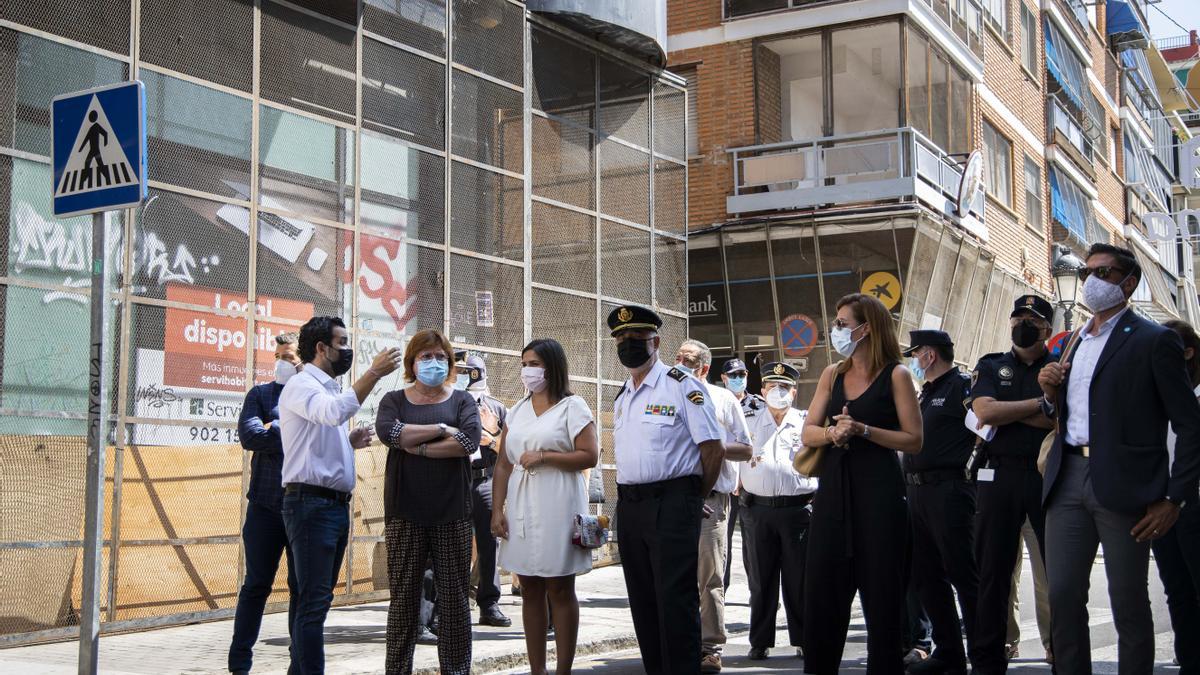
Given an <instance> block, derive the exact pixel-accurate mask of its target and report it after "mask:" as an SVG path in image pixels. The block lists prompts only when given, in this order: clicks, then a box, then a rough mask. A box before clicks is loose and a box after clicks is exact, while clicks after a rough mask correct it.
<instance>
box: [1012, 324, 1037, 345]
mask: <svg viewBox="0 0 1200 675" xmlns="http://www.w3.org/2000/svg"><path fill="white" fill-rule="evenodd" d="M1041 335H1042V331H1041V329H1039V328H1038V327H1037V326H1036V325H1035V324H1034V323H1033V322H1032V321H1022V322H1021V323H1019V324H1017V325H1015V326H1013V329H1012V341H1013V344H1014V345H1016V346H1018V347H1020V348H1021V349H1027V348H1029V347H1032V346H1034V345H1035V344H1037V342H1038V338H1040V337H1041Z"/></svg>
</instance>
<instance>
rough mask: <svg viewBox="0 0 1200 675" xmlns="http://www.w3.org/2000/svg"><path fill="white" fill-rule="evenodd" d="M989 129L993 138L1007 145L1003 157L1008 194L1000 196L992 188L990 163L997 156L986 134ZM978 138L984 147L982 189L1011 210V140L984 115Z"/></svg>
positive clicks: (1012, 197) (1012, 198)
mask: <svg viewBox="0 0 1200 675" xmlns="http://www.w3.org/2000/svg"><path fill="white" fill-rule="evenodd" d="M989 130H990V131H991V136H994V137H995V138H997V139H999V140H1002V141H1004V143H1005V144H1006V145H1007V152H1006V153H1005V159H1006V160H1007V161H1006V168H1007V170H1006V172H1005V173H1007V174H1008V195H1006V196H1002V195H1001V194H1000V193H998V192H996V191H994V190H993V182H994V180H993V172H992V169H993V166H992V163H993V159H994V158H995V157H997V155H996V152H995V148H994V147H993V145H992V143H990V142H989V140H990V139H989V134H988V132H989ZM980 140H981V142H982V144H983V149H984V158H983V159H984V162H983V165H984V181H983V189H984V191H985V192H986V193H987V195H988V196H989V197H991V198H992V199H993V200H995V201H996V202H997V203H998V204H1000V205H1001V206H1003V207H1005V208H1006V209H1008V210H1009V211H1012V210H1013V202H1015V201H1016V200H1015V198H1014V195H1013V142H1012V139H1010V138H1008V137H1007V136H1005V135H1004V134H1002V133H1000V130H999V129H997V128H996V126H995V125H994V124H992V122H991V121H990V120H988V119H987V118H986V117H985V118H983V125H982V132H981V133H980Z"/></svg>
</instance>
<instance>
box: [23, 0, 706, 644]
mask: <svg viewBox="0 0 1200 675" xmlns="http://www.w3.org/2000/svg"><path fill="white" fill-rule="evenodd" d="M571 5H572V3H571V2H556V1H554V0H541V1H540V2H529V3H528V4H526V3H523V2H514V1H510V0H404V1H402V2H400V1H397V0H364V1H363V2H330V1H328V0H291V1H283V0H280V1H276V0H220V1H217V2H213V1H208V0H204V1H201V0H98V1H97V2H94V3H84V4H81V3H77V2H67V1H66V0H47V1H45V2H15V3H13V2H9V3H3V4H2V5H0V107H2V109H0V213H3V214H4V215H5V216H6V217H7V221H8V227H6V228H0V231H2V232H3V234H2V235H0V245H2V246H3V248H4V250H5V255H3V256H0V260H3V261H4V263H3V264H4V269H3V271H2V272H0V285H2V292H0V316H2V317H3V320H2V323H0V334H2V335H3V352H2V355H0V444H2V445H3V450H2V451H0V466H3V471H0V475H2V476H3V478H0V481H2V483H0V494H2V495H3V497H2V498H0V569H3V570H4V574H3V575H0V577H2V578H0V645H3V644H13V643H16V642H22V641H30V640H41V639H56V638H66V637H70V636H71V635H72V634H73V633H74V632H75V631H77V621H78V620H77V615H78V611H79V606H80V605H79V602H80V600H79V597H80V588H79V586H80V578H81V575H80V569H79V566H80V560H81V549H80V541H79V540H80V539H81V536H82V523H83V508H84V507H83V497H84V495H83V493H84V459H85V454H84V438H83V436H84V426H85V422H84V420H85V418H86V401H87V391H86V387H87V379H86V373H87V372H88V344H87V339H88V335H89V333H88V330H89V323H88V321H89V312H88V303H87V300H88V289H89V286H88V283H89V281H88V270H89V269H90V262H91V261H90V259H89V258H90V241H91V236H90V235H91V219H90V218H87V217H82V218H72V219H61V220H60V219H56V218H54V217H53V216H52V215H51V208H50V194H51V190H50V189H51V178H50V174H51V171H50V166H49V158H48V155H49V153H50V151H49V147H50V132H49V108H50V101H51V99H52V98H53V97H54V96H56V95H58V94H61V93H66V92H71V91H76V90H81V89H87V88H91V87H95V86H99V85H104V84H110V83H115V82H119V81H124V80H129V79H138V80H141V81H142V82H143V83H144V84H145V89H146V101H147V108H148V136H149V169H148V172H149V181H150V197H149V199H147V200H146V202H145V203H144V204H143V205H142V206H141V207H139V208H137V209H129V210H125V211H122V212H116V213H110V214H108V216H107V217H106V226H107V228H108V235H109V237H108V241H109V243H110V246H109V251H108V255H109V269H110V270H112V278H111V279H110V284H111V286H110V297H111V299H112V302H113V306H112V312H111V316H112V324H111V325H110V326H109V327H108V329H109V332H110V340H109V341H108V346H109V349H110V354H111V355H112V359H111V361H110V362H111V363H112V364H113V366H112V372H110V373H107V374H106V377H107V380H108V381H109V382H110V383H111V390H110V394H111V397H110V400H111V401H113V410H112V418H113V430H112V433H111V435H110V446H111V447H110V449H109V452H108V458H109V465H108V467H107V470H108V477H109V481H108V494H107V498H106V512H105V514H104V518H103V519H104V522H105V527H106V531H105V539H106V540H107V543H106V547H105V551H104V561H103V565H104V571H105V575H104V578H103V579H102V580H101V583H102V584H103V589H104V591H103V592H104V596H105V601H104V607H103V608H102V614H101V616H102V618H103V619H104V621H105V624H104V627H105V630H119V629H130V628H137V627H140V626H149V625H164V624H168V623H174V622H184V621H191V620H196V619H201V618H213V617H219V616H226V615H230V614H231V613H232V608H233V607H234V604H235V603H236V594H237V590H238V586H239V584H240V580H241V574H240V568H241V550H240V536H239V532H240V523H241V517H242V515H241V514H242V508H243V504H244V499H243V497H242V495H243V494H244V493H245V485H246V480H247V476H248V466H249V460H248V455H246V454H245V453H243V451H242V449H241V447H240V445H239V444H238V442H237V427H236V421H237V417H238V413H239V411H240V407H241V403H242V398H243V395H244V393H245V391H246V390H247V388H248V387H250V386H252V385H254V384H256V383H261V382H266V381H269V380H270V379H271V377H272V368H273V364H272V359H273V357H272V351H273V349H274V337H275V336H276V335H278V334H279V333H282V332H285V331H290V330H295V329H296V328H297V327H298V326H300V325H301V324H302V323H303V322H304V321H305V320H307V319H308V318H309V317H310V316H313V315H337V316H342V317H344V318H345V320H346V323H347V326H348V327H349V329H350V331H351V334H352V344H353V346H354V348H355V352H356V353H355V372H354V373H352V374H351V377H353V376H356V374H357V373H361V372H362V371H363V369H365V368H366V367H367V366H368V365H369V364H370V363H371V359H372V357H373V356H374V355H375V354H376V353H378V351H380V350H382V349H384V348H386V347H389V346H401V347H402V346H403V345H404V343H405V342H406V340H407V337H408V336H410V335H412V334H413V333H414V332H415V331H417V330H420V329H425V328H437V329H441V330H443V331H445V333H446V334H447V336H449V337H450V339H451V340H452V341H453V342H454V344H455V346H456V347H460V348H464V349H469V350H472V351H474V352H477V353H479V354H481V355H483V356H484V358H485V359H486V360H487V363H488V366H489V375H490V377H489V381H490V383H491V387H492V390H493V393H494V394H495V395H496V396H497V397H499V398H500V399H501V400H504V401H506V402H508V403H512V402H514V401H515V400H516V399H517V398H519V397H520V395H521V393H522V388H521V384H520V380H519V367H520V366H519V362H520V350H521V348H522V346H523V345H524V344H525V343H526V342H527V341H528V340H530V339H531V338H533V337H542V336H548V337H554V338H557V339H558V340H559V341H560V342H562V343H563V345H564V346H565V347H566V349H567V353H568V355H569V357H570V362H571V387H572V389H573V390H574V391H575V392H576V393H578V394H580V395H582V396H583V397H585V398H586V399H587V400H588V401H589V403H590V404H591V405H592V407H593V409H595V410H597V411H600V410H602V409H604V408H605V407H606V406H605V405H604V403H605V402H607V401H609V400H611V398H612V395H613V393H614V390H615V388H616V386H618V385H619V384H620V383H621V381H622V380H623V379H624V371H623V370H622V369H621V367H620V364H619V363H618V362H617V360H616V354H615V349H614V348H613V345H612V343H611V340H610V339H608V332H607V330H605V329H604V325H603V324H604V319H605V317H606V316H607V314H608V313H609V311H611V309H613V308H614V307H616V306H618V305H620V304H624V303H640V304H644V305H650V306H653V307H655V308H656V309H657V310H658V311H659V313H660V314H662V315H663V317H664V326H663V334H664V339H666V340H667V341H668V342H671V343H674V344H677V343H678V342H679V341H681V340H682V339H683V338H684V337H685V335H686V334H687V314H686V285H685V278H686V276H685V275H686V257H685V256H686V231H687V227H686V217H687V213H686V204H687V179H686V175H687V164H686V154H685V138H686V131H685V124H686V90H685V88H684V86H683V85H684V81H683V80H681V79H680V78H678V77H676V76H674V75H672V74H670V73H667V72H664V71H663V70H662V68H661V66H662V64H663V63H664V62H665V48H664V45H663V44H662V42H663V36H665V15H666V11H665V4H663V3H660V2H644V1H642V0H638V1H637V2H630V3H621V2H617V3H606V8H605V9H606V11H605V12H599V13H593V14H591V15H588V14H586V13H583V14H581V13H579V12H576V11H573V10H574V8H573V7H572V6H571ZM647 6H653V7H656V8H657V9H656V10H655V11H654V12H651V13H650V14H649V15H648V16H649V18H647V16H646V15H644V13H645V8H646V7H647ZM622 7H624V8H625V9H628V10H629V11H628V12H625V13H622V12H620V11H618V10H621V9H622ZM631 18H632V19H636V20H631ZM656 21H657V23H656ZM399 386H402V381H401V379H400V375H399V374H397V376H396V377H395V378H394V379H392V380H387V381H385V382H384V383H383V385H382V386H380V387H379V388H378V389H377V391H375V392H374V394H373V395H372V397H371V398H370V399H369V400H368V401H367V402H366V403H365V405H364V406H363V409H362V412H361V413H360V415H359V418H358V420H356V421H357V422H359V423H367V422H370V421H371V420H372V418H373V416H374V411H375V405H376V402H377V401H378V400H379V398H380V397H381V396H382V395H383V394H384V393H385V392H386V391H387V390H390V389H394V388H397V387H399ZM598 419H599V420H600V422H601V424H602V427H603V428H604V429H605V431H606V438H607V427H608V425H609V423H610V420H609V419H608V417H607V416H601V415H599V414H598ZM385 459H386V450H385V449H384V448H382V447H379V446H377V447H373V448H371V449H368V450H365V451H360V452H359V453H358V455H357V462H358V474H359V476H358V479H359V481H358V485H359V488H358V490H357V492H356V497H355V501H354V504H353V519H352V520H353V525H352V533H351V542H350V547H349V549H348V552H347V558H346V570H345V573H344V574H343V575H342V577H341V578H342V583H341V585H340V586H339V587H338V589H337V590H336V593H337V600H336V601H337V602H350V601H362V600H369V599H377V598H379V597H380V596H381V595H385V594H386V588H387V583H386V571H385V562H384V560H385V558H384V555H383V550H382V544H381V542H382V531H383V530H382V528H383V522H382V515H383V512H382V490H383V471H384V463H385ZM612 461H613V459H612V455H611V442H607V443H606V445H605V455H604V462H605V465H604V466H602V467H601V469H600V470H599V471H597V472H596V473H597V477H596V478H597V480H600V481H601V482H602V483H603V485H604V486H605V488H606V489H607V490H608V491H609V492H610V500H609V501H610V503H613V502H615V490H614V480H613V473H614V472H612V471H608V470H607V469H606V468H605V467H611V462H612ZM597 508H600V507H597ZM604 508H608V509H610V510H611V505H610V506H606V507H604ZM281 574H282V571H281ZM283 588H284V586H283V577H282V576H281V577H280V578H279V580H278V583H277V589H283ZM284 599H285V596H284V595H283V594H277V595H276V596H275V597H273V600H274V601H276V602H278V601H281V600H284ZM281 607H283V605H279V604H276V605H273V608H275V609H279V608H281Z"/></svg>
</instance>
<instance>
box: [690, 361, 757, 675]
mask: <svg viewBox="0 0 1200 675" xmlns="http://www.w3.org/2000/svg"><path fill="white" fill-rule="evenodd" d="M675 363H676V364H678V365H679V367H680V368H683V369H686V370H688V371H690V372H691V373H692V374H693V375H695V376H696V379H698V380H700V382H702V383H703V384H704V388H705V389H707V390H708V395H709V397H710V398H711V399H712V403H713V407H714V409H715V412H716V414H717V424H719V425H720V426H721V432H722V435H723V439H722V440H724V441H725V461H723V462H722V463H721V473H720V475H718V476H717V483H716V485H714V486H713V489H712V491H711V492H709V493H708V496H707V497H706V498H705V500H704V513H705V518H704V520H702V521H701V522H700V557H699V559H698V561H697V565H696V571H697V574H698V577H699V582H700V654H701V659H700V672H702V673H719V672H721V652H722V650H723V649H724V647H725V640H726V634H725V584H724V575H725V559H726V557H727V556H728V554H729V551H728V549H727V548H726V541H727V538H726V534H727V532H728V530H729V500H730V495H731V494H732V493H733V491H734V489H735V488H737V483H738V465H737V462H744V461H746V460H748V459H750V454H751V449H750V432H749V429H747V428H746V418H745V416H743V415H742V406H741V404H740V403H738V400H737V397H736V396H734V395H733V392H731V391H729V390H728V389H725V388H724V387H718V386H716V385H713V384H710V383H709V382H708V371H709V369H710V368H712V350H711V349H709V348H708V345H706V344H704V343H703V342H700V341H698V340H685V341H684V343H683V344H682V345H680V347H679V351H678V353H676V355H675Z"/></svg>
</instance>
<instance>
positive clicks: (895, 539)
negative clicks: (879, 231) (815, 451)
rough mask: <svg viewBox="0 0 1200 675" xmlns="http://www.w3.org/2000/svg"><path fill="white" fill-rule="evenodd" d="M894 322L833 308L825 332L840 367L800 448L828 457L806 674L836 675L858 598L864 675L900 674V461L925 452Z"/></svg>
mask: <svg viewBox="0 0 1200 675" xmlns="http://www.w3.org/2000/svg"><path fill="white" fill-rule="evenodd" d="M894 323H895V321H894V319H893V318H892V316H891V315H890V314H889V313H888V311H887V308H886V307H884V306H883V303H881V302H880V301H879V300H877V299H876V298H874V297H872V296H870V295H863V294H860V293H855V294H852V295H847V296H845V297H844V298H842V299H841V300H839V301H838V303H837V320H836V321H834V324H833V329H832V330H831V331H830V340H831V342H832V344H833V347H834V348H835V349H836V350H837V352H838V353H839V354H841V355H842V356H843V357H844V360H843V361H840V362H839V363H837V364H834V365H831V366H829V367H828V368H826V369H825V371H824V372H823V373H821V380H820V383H819V384H818V385H817V391H816V393H815V394H814V395H813V399H812V402H811V403H810V404H809V406H808V417H807V419H806V420H805V424H804V432H803V439H804V444H805V445H807V446H810V447H824V448H825V453H824V457H823V459H822V465H821V469H820V477H821V478H820V482H819V485H818V487H817V492H816V496H815V497H814V499H813V514H812V520H811V523H810V525H809V543H808V558H807V564H806V568H807V569H806V570H805V574H806V577H805V586H804V653H805V661H804V672H806V673H817V674H820V675H826V674H832V673H837V672H838V668H839V666H840V664H841V660H842V651H843V649H844V647H845V643H846V631H847V629H848V627H849V624H850V605H851V603H852V602H853V600H854V593H855V591H857V592H858V593H859V595H860V596H861V598H862V606H863V613H864V615H865V617H866V622H867V673H869V674H870V675H876V674H878V673H903V672H904V663H903V657H904V654H903V652H902V640H901V635H902V617H903V614H904V593H905V581H906V579H905V577H906V572H907V567H908V566H907V564H906V558H907V557H908V556H907V547H908V507H907V506H906V505H905V501H904V479H903V476H902V474H901V472H900V461H899V459H898V457H897V455H896V452H897V451H900V452H907V453H916V452H920V450H921V437H922V432H921V411H920V407H919V406H918V404H917V395H916V392H915V391H914V389H913V385H912V376H911V375H910V374H909V372H908V369H907V368H905V367H904V366H902V365H900V344H899V343H898V342H897V341H896V329H895V326H894Z"/></svg>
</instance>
